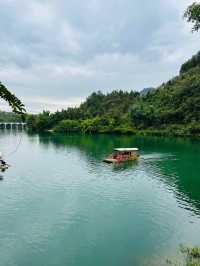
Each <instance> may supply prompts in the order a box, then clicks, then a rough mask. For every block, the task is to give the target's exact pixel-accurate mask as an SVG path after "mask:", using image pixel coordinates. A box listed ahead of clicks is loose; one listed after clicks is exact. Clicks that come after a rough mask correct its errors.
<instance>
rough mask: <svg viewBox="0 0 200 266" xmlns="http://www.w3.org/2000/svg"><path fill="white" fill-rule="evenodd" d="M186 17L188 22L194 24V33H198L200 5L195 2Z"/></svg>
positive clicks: (187, 11) (188, 9) (199, 27)
mask: <svg viewBox="0 0 200 266" xmlns="http://www.w3.org/2000/svg"><path fill="white" fill-rule="evenodd" d="M184 17H185V18H186V19H187V21H188V22H192V23H193V24H194V25H193V28H192V31H198V30H199V29H200V3H197V2H194V3H193V4H192V5H190V6H189V7H188V8H187V10H186V12H185V14H184Z"/></svg>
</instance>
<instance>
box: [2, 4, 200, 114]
mask: <svg viewBox="0 0 200 266" xmlns="http://www.w3.org/2000/svg"><path fill="white" fill-rule="evenodd" d="M191 2H192V1H189V0H148V1H147V0H88V1H84V0H67V1H65V0H31V1H27V0H0V38H1V41H0V80H1V81H2V82H3V83H4V84H5V85H6V86H7V87H8V88H9V89H10V90H12V91H13V92H14V93H15V94H16V95H17V96H18V97H19V98H20V99H22V100H23V101H24V103H25V104H26V107H27V109H28V111H31V112H38V111H42V110H43V109H48V110H51V111H55V110H57V109H61V108H66V107H68V106H75V105H78V104H79V103H80V102H81V101H83V100H84V99H85V98H86V97H87V96H88V95H89V94H90V93H91V92H93V91H97V90H102V91H103V92H108V91H111V90H113V89H124V90H130V89H134V90H138V91H139V90H141V89H142V88H145V87H151V86H158V85H160V84H161V83H162V82H163V81H167V80H168V79H169V78H171V77H173V76H175V75H177V74H178V71H179V68H180V65H181V64H182V63H183V62H184V61H185V60H186V59H188V58H189V57H191V55H193V54H194V53H196V52H197V51H198V50H199V38H200V35H199V34H198V33H196V34H192V33H191V31H190V30H191V27H190V25H188V24H187V23H186V22H185V21H183V18H182V16H183V12H184V10H185V8H186V7H187V6H188V5H189V4H190V3H191ZM2 108H6V106H4V104H3V103H2V104H1V109H2Z"/></svg>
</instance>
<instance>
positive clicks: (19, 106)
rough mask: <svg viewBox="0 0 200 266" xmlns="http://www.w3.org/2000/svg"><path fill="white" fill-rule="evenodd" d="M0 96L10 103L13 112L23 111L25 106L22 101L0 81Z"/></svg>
mask: <svg viewBox="0 0 200 266" xmlns="http://www.w3.org/2000/svg"><path fill="white" fill-rule="evenodd" d="M0 98H2V99H3V100H5V101H6V102H7V103H8V104H9V105H10V107H11V108H12V110H13V112H15V113H19V114H23V113H25V107H24V105H23V103H22V102H21V101H20V100H19V99H18V98H17V97H16V96H15V95H14V94H12V93H11V92H10V91H9V90H8V89H7V88H6V87H5V86H4V85H3V84H2V83H1V82H0Z"/></svg>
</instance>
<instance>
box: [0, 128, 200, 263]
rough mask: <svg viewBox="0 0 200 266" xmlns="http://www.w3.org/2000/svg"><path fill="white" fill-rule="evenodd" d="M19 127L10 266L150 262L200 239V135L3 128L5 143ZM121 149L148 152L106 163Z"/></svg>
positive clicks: (6, 208)
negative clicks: (132, 159)
mask: <svg viewBox="0 0 200 266" xmlns="http://www.w3.org/2000/svg"><path fill="white" fill-rule="evenodd" d="M20 134H22V136H23V139H22V143H21V145H20V147H19V149H18V151H17V152H16V153H15V154H14V155H13V156H11V157H9V158H8V160H9V163H10V164H11V165H12V167H11V168H10V169H9V170H8V171H7V172H6V173H5V178H4V180H3V181H2V182H1V183H0V219H1V223H0V241H1V243H3V244H2V245H1V246H0V255H1V261H2V263H3V264H2V265H12V266H14V265H20V266H25V265H33V266H35V265H58V266H59V265H70V266H79V265H87V266H88V265H89V266H90V265H97V266H100V265H109V266H110V265H111V266H112V265H125V266H126V265H127V266H128V265H136V266H137V265H147V264H146V262H147V261H150V260H151V261H152V260H153V259H152V258H156V259H155V261H159V259H158V258H160V257H168V256H170V257H171V255H172V254H173V253H174V251H175V252H176V250H177V248H178V246H179V245H180V244H187V245H190V244H191V245H200V235H199V228H200V189H199V188H200V178H199V173H200V163H199V162H200V143H199V142H197V141H190V140H184V139H167V138H152V137H131V136H123V137H122V136H107V135H94V136H90V135H86V136H84V135H68V136H64V135H51V134H43V135H27V134H26V133H23V132H21V133H15V132H12V133H11V132H4V133H1V134H0V147H1V150H2V151H3V152H4V153H8V152H10V150H12V149H14V147H15V146H16V144H17V143H18V139H19V137H20V136H21V135H20ZM116 147H139V149H140V151H141V157H140V159H139V160H138V161H135V162H126V163H124V164H118V165H107V164H105V163H103V162H102V160H103V158H105V156H107V155H108V154H110V153H111V152H112V150H113V148H116ZM8 250H9V252H8ZM152 265H159V262H156V263H155V264H154V263H152Z"/></svg>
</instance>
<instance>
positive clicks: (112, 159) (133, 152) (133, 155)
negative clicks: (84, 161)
mask: <svg viewBox="0 0 200 266" xmlns="http://www.w3.org/2000/svg"><path fill="white" fill-rule="evenodd" d="M138 158H139V149H138V148H117V149H114V152H113V154H111V155H109V156H108V157H107V158H105V159H104V160H103V161H104V162H106V163H120V162H125V161H135V160H137V159H138Z"/></svg>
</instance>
